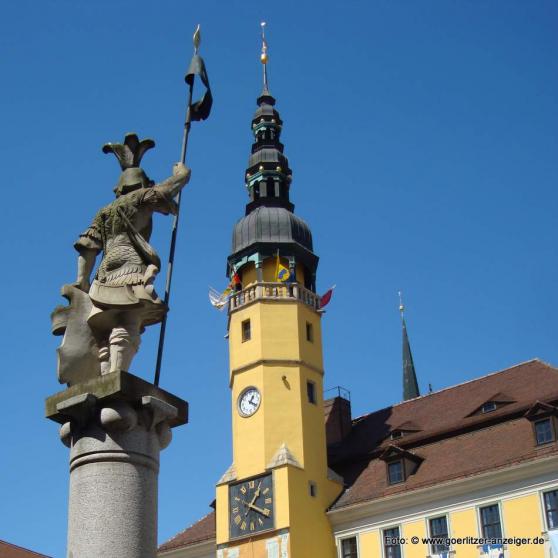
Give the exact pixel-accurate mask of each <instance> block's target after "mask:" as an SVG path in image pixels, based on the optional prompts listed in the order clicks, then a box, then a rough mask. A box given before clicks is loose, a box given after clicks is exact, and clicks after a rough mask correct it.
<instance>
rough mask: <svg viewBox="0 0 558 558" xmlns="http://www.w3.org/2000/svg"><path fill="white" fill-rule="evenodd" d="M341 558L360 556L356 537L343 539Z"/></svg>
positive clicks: (356, 557)
mask: <svg viewBox="0 0 558 558" xmlns="http://www.w3.org/2000/svg"><path fill="white" fill-rule="evenodd" d="M341 558H358V547H357V540H356V537H349V538H348V539H343V540H342V541H341Z"/></svg>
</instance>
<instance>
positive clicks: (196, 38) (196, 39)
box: [192, 23, 201, 54]
mask: <svg viewBox="0 0 558 558" xmlns="http://www.w3.org/2000/svg"><path fill="white" fill-rule="evenodd" d="M200 28H201V26H200V24H199V23H198V25H197V27H196V30H195V31H194V36H193V37H192V42H193V43H194V52H195V54H197V53H198V50H199V48H200V43H201V31H200Z"/></svg>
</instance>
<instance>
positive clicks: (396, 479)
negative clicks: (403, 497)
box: [387, 460, 405, 484]
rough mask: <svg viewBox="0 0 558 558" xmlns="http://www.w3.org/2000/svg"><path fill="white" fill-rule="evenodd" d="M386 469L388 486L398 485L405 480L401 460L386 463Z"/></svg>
mask: <svg viewBox="0 0 558 558" xmlns="http://www.w3.org/2000/svg"><path fill="white" fill-rule="evenodd" d="M387 467H388V481H389V484H398V483H400V482H403V481H404V480H405V468H404V467H403V461H402V460H399V461H393V462H391V463H388V466H387Z"/></svg>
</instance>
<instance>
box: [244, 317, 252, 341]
mask: <svg viewBox="0 0 558 558" xmlns="http://www.w3.org/2000/svg"><path fill="white" fill-rule="evenodd" d="M250 339H252V331H251V329H250V320H244V321H243V322H242V342H244V341H249V340H250Z"/></svg>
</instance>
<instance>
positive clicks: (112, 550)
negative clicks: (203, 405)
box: [46, 372, 188, 558]
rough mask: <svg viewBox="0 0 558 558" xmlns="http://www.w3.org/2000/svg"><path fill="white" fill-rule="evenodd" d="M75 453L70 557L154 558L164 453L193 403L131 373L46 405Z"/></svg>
mask: <svg viewBox="0 0 558 558" xmlns="http://www.w3.org/2000/svg"><path fill="white" fill-rule="evenodd" d="M46 410H47V412H46V414H47V417H48V418H50V419H52V420H54V421H56V422H59V423H61V424H62V426H61V428H60V437H61V439H62V442H63V443H64V444H65V445H67V446H68V447H69V448H70V503H69V519H68V553H67V556H68V558H99V557H100V556H103V557H106V558H113V557H114V558H155V556H156V552H157V477H158V472H159V452H160V450H161V449H164V448H165V447H167V446H168V445H169V443H170V441H171V437H172V435H171V428H172V427H174V426H179V425H181V424H184V423H186V422H187V412H188V405H187V403H186V402H185V401H183V400H181V399H179V398H177V397H175V396H174V395H172V394H170V393H168V392H166V391H164V390H161V389H159V388H156V387H155V386H153V385H152V384H149V383H148V382H145V381H144V380H142V379H140V378H137V377H136V376H133V375H132V374H128V373H126V372H113V373H110V374H107V375H105V376H101V377H99V378H96V379H95V380H90V381H88V382H85V383H83V384H78V385H74V386H72V387H71V388H68V389H67V390H65V391H63V392H60V393H58V394H56V395H53V396H52V397H50V398H48V399H47V401H46Z"/></svg>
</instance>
